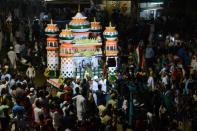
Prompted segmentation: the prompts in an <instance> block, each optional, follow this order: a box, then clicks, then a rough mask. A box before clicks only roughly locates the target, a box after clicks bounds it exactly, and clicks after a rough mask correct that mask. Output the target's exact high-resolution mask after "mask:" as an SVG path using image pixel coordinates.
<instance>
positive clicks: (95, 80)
mask: <svg viewBox="0 0 197 131" xmlns="http://www.w3.org/2000/svg"><path fill="white" fill-rule="evenodd" d="M98 80H99V79H98V76H94V78H93V82H92V92H93V97H94V101H95V104H96V105H97V96H96V91H97V90H98Z"/></svg>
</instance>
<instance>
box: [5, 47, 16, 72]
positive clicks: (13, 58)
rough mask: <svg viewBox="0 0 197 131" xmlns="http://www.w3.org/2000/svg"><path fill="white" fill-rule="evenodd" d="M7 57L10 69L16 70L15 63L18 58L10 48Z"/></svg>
mask: <svg viewBox="0 0 197 131" xmlns="http://www.w3.org/2000/svg"><path fill="white" fill-rule="evenodd" d="M7 55H8V58H9V60H10V67H11V68H13V69H16V61H17V60H18V58H17V55H16V52H15V51H14V50H13V47H12V46H11V47H10V51H8V53H7Z"/></svg>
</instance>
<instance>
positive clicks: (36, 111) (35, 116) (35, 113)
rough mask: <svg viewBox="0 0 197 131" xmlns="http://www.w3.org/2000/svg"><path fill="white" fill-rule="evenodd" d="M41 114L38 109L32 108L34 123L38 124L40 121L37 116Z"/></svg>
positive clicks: (40, 110)
mask: <svg viewBox="0 0 197 131" xmlns="http://www.w3.org/2000/svg"><path fill="white" fill-rule="evenodd" d="M41 114H43V112H42V109H41V108H38V107H35V108H34V121H35V122H38V123H39V122H40V119H39V116H40V115H41Z"/></svg>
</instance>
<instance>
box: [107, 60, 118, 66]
mask: <svg viewBox="0 0 197 131" xmlns="http://www.w3.org/2000/svg"><path fill="white" fill-rule="evenodd" d="M107 65H108V67H116V59H115V58H109V59H108V61H107Z"/></svg>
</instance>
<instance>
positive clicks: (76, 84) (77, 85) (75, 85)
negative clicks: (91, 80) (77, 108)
mask: <svg viewBox="0 0 197 131" xmlns="http://www.w3.org/2000/svg"><path fill="white" fill-rule="evenodd" d="M80 82H81V79H80V76H76V79H75V81H73V82H72V84H73V94H74V95H75V94H76V92H75V89H76V88H77V87H79V86H80Z"/></svg>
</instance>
